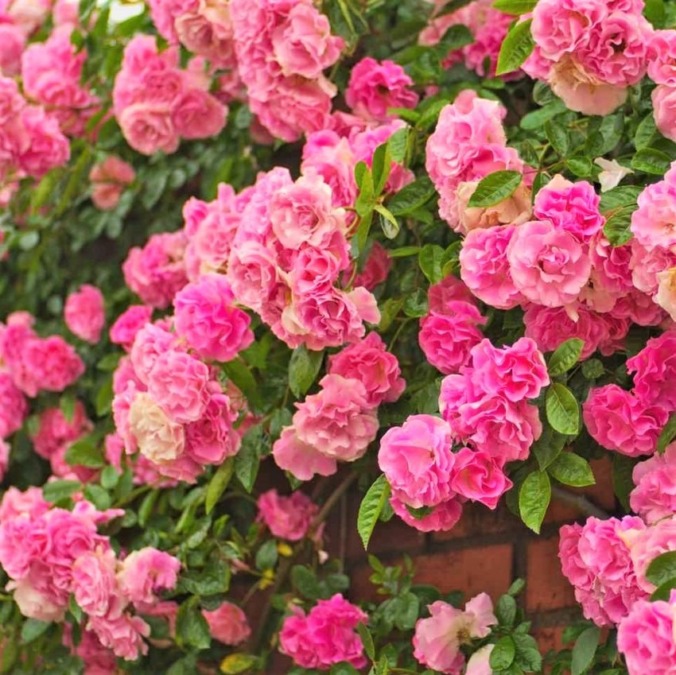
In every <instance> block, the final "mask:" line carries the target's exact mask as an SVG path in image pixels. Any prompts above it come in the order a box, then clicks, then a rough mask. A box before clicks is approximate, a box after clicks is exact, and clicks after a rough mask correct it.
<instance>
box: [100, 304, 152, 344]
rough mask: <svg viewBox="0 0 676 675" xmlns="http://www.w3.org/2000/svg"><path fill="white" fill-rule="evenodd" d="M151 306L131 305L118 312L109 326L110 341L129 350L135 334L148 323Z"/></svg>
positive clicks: (150, 315)
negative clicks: (118, 314) (120, 312)
mask: <svg viewBox="0 0 676 675" xmlns="http://www.w3.org/2000/svg"><path fill="white" fill-rule="evenodd" d="M152 315H153V308H152V307H149V306H148V305H131V306H130V307H128V308H127V309H125V310H124V312H122V314H120V316H118V317H117V319H116V320H115V323H113V325H112V326H111V327H110V341H111V342H112V343H113V344H116V345H120V346H122V347H123V348H124V349H125V351H129V350H130V349H131V346H132V345H133V344H134V339H135V338H136V334H137V333H138V332H139V330H141V328H143V327H144V326H145V325H146V324H147V323H150V320H151V317H152Z"/></svg>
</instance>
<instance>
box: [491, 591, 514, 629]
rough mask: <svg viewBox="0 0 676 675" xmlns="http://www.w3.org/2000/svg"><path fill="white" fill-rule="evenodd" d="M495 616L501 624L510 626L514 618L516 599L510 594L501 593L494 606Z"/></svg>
mask: <svg viewBox="0 0 676 675" xmlns="http://www.w3.org/2000/svg"><path fill="white" fill-rule="evenodd" d="M495 616H496V617H497V618H498V621H499V622H500V624H501V625H503V626H507V627H510V628H511V627H512V626H513V625H514V621H515V620H516V600H515V599H514V598H513V597H512V596H511V595H503V596H501V598H500V599H499V600H498V604H497V605H496V607H495Z"/></svg>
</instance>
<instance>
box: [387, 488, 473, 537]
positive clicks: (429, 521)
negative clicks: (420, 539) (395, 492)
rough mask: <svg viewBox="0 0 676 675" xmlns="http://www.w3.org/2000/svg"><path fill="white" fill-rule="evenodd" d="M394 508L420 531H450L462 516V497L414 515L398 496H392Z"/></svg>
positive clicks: (402, 517) (411, 525)
mask: <svg viewBox="0 0 676 675" xmlns="http://www.w3.org/2000/svg"><path fill="white" fill-rule="evenodd" d="M390 506H391V507H392V510H393V511H394V512H395V513H396V514H397V515H398V516H399V517H400V518H401V519H402V520H403V521H404V522H405V523H406V524H407V525H408V526H409V527H413V528H415V529H416V530H418V531H419V532H448V531H450V530H452V529H453V528H454V527H455V526H456V525H457V524H458V521H459V520H460V517H461V516H462V503H461V501H460V497H458V496H456V497H452V498H451V499H447V500H446V501H445V502H441V503H440V504H437V505H436V506H433V507H426V508H425V513H424V514H423V515H414V514H412V513H411V512H410V511H409V507H408V506H407V505H406V504H404V502H402V501H399V500H398V499H397V498H396V497H390Z"/></svg>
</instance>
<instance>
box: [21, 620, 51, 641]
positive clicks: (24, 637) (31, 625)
mask: <svg viewBox="0 0 676 675" xmlns="http://www.w3.org/2000/svg"><path fill="white" fill-rule="evenodd" d="M51 625H52V623H51V622H50V621H38V620H37V619H26V620H25V621H24V623H23V626H21V642H22V643H23V644H25V645H27V644H29V643H30V642H33V641H34V640H37V639H38V638H39V637H40V636H41V635H44V633H45V632H46V631H47V630H48V629H49V627H50V626H51Z"/></svg>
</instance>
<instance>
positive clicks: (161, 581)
mask: <svg viewBox="0 0 676 675" xmlns="http://www.w3.org/2000/svg"><path fill="white" fill-rule="evenodd" d="M180 569H181V562H180V560H179V559H178V558H175V557H174V556H172V555H169V554H168V553H165V552H164V551H158V550H157V549H155V548H151V547H146V548H142V549H140V550H138V551H133V552H132V553H130V554H129V555H128V556H127V557H126V558H125V559H124V560H123V561H122V568H121V569H120V571H119V572H118V575H117V579H118V582H119V584H120V588H121V589H122V591H123V592H124V593H125V594H126V595H127V597H128V598H129V599H130V600H131V601H132V602H133V603H146V604H153V603H155V602H156V601H157V597H156V593H157V592H158V591H160V590H172V589H173V588H174V587H175V586H176V582H177V580H178V573H179V570H180Z"/></svg>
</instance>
